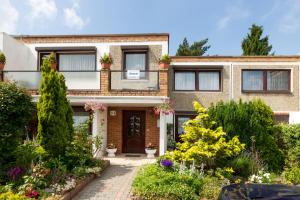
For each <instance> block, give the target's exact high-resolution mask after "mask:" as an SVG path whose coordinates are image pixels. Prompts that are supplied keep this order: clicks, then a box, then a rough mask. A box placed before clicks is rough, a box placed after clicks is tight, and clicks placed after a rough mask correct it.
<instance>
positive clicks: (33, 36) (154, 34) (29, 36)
mask: <svg viewBox="0 0 300 200" xmlns="http://www.w3.org/2000/svg"><path fill="white" fill-rule="evenodd" d="M11 36H12V37H14V38H60V37H64V38H70V37H71V38H73V37H124V36H125V37H141V36H169V33H128V34H70V35H11Z"/></svg>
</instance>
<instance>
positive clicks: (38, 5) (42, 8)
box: [27, 0, 57, 19]
mask: <svg viewBox="0 0 300 200" xmlns="http://www.w3.org/2000/svg"><path fill="white" fill-rule="evenodd" d="M27 3H28V5H29V6H30V8H31V12H30V17H31V18H32V19H43V18H46V19H55V17H56V15H57V7H56V3H55V1H54V0H28V2H27Z"/></svg>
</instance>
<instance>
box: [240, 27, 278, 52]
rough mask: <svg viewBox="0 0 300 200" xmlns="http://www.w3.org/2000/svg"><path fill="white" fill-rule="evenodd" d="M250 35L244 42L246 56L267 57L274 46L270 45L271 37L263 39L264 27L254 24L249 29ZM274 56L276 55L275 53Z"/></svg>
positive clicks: (243, 47)
mask: <svg viewBox="0 0 300 200" xmlns="http://www.w3.org/2000/svg"><path fill="white" fill-rule="evenodd" d="M249 30H250V33H248V34H247V37H246V38H244V39H243V41H242V49H243V55H244V56H252V55H253V56H265V55H269V54H270V52H271V50H272V45H269V37H268V36H265V37H262V34H263V27H262V26H257V25H255V24H253V25H252V26H251V28H249ZM273 54H274V53H273Z"/></svg>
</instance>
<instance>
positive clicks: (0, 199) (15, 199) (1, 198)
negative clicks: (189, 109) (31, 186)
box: [0, 192, 28, 200]
mask: <svg viewBox="0 0 300 200" xmlns="http://www.w3.org/2000/svg"><path fill="white" fill-rule="evenodd" d="M0 200H28V198H27V197H25V196H23V195H20V194H14V193H12V192H5V193H2V194H0Z"/></svg>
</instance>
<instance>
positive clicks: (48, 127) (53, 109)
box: [37, 59, 73, 157]
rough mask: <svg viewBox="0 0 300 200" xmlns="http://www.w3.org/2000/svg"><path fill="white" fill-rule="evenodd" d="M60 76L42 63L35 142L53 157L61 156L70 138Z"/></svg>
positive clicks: (70, 115) (68, 109) (68, 112)
mask: <svg viewBox="0 0 300 200" xmlns="http://www.w3.org/2000/svg"><path fill="white" fill-rule="evenodd" d="M66 90H67V88H66V85H65V80H64V77H63V75H59V74H58V73H57V72H56V71H55V70H53V69H51V67H50V62H49V60H48V59H45V60H44V61H43V65H42V82H41V85H40V89H39V92H40V98H39V102H38V104H37V109H38V134H37V140H38V142H39V143H40V144H41V145H42V146H43V147H44V148H45V150H46V151H47V152H48V153H49V154H50V155H51V156H54V157H59V156H61V157H63V156H64V155H65V149H66V146H67V145H68V144H69V143H70V142H71V141H72V138H73V112H72V108H71V106H70V103H69V101H68V100H67V98H66Z"/></svg>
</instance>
